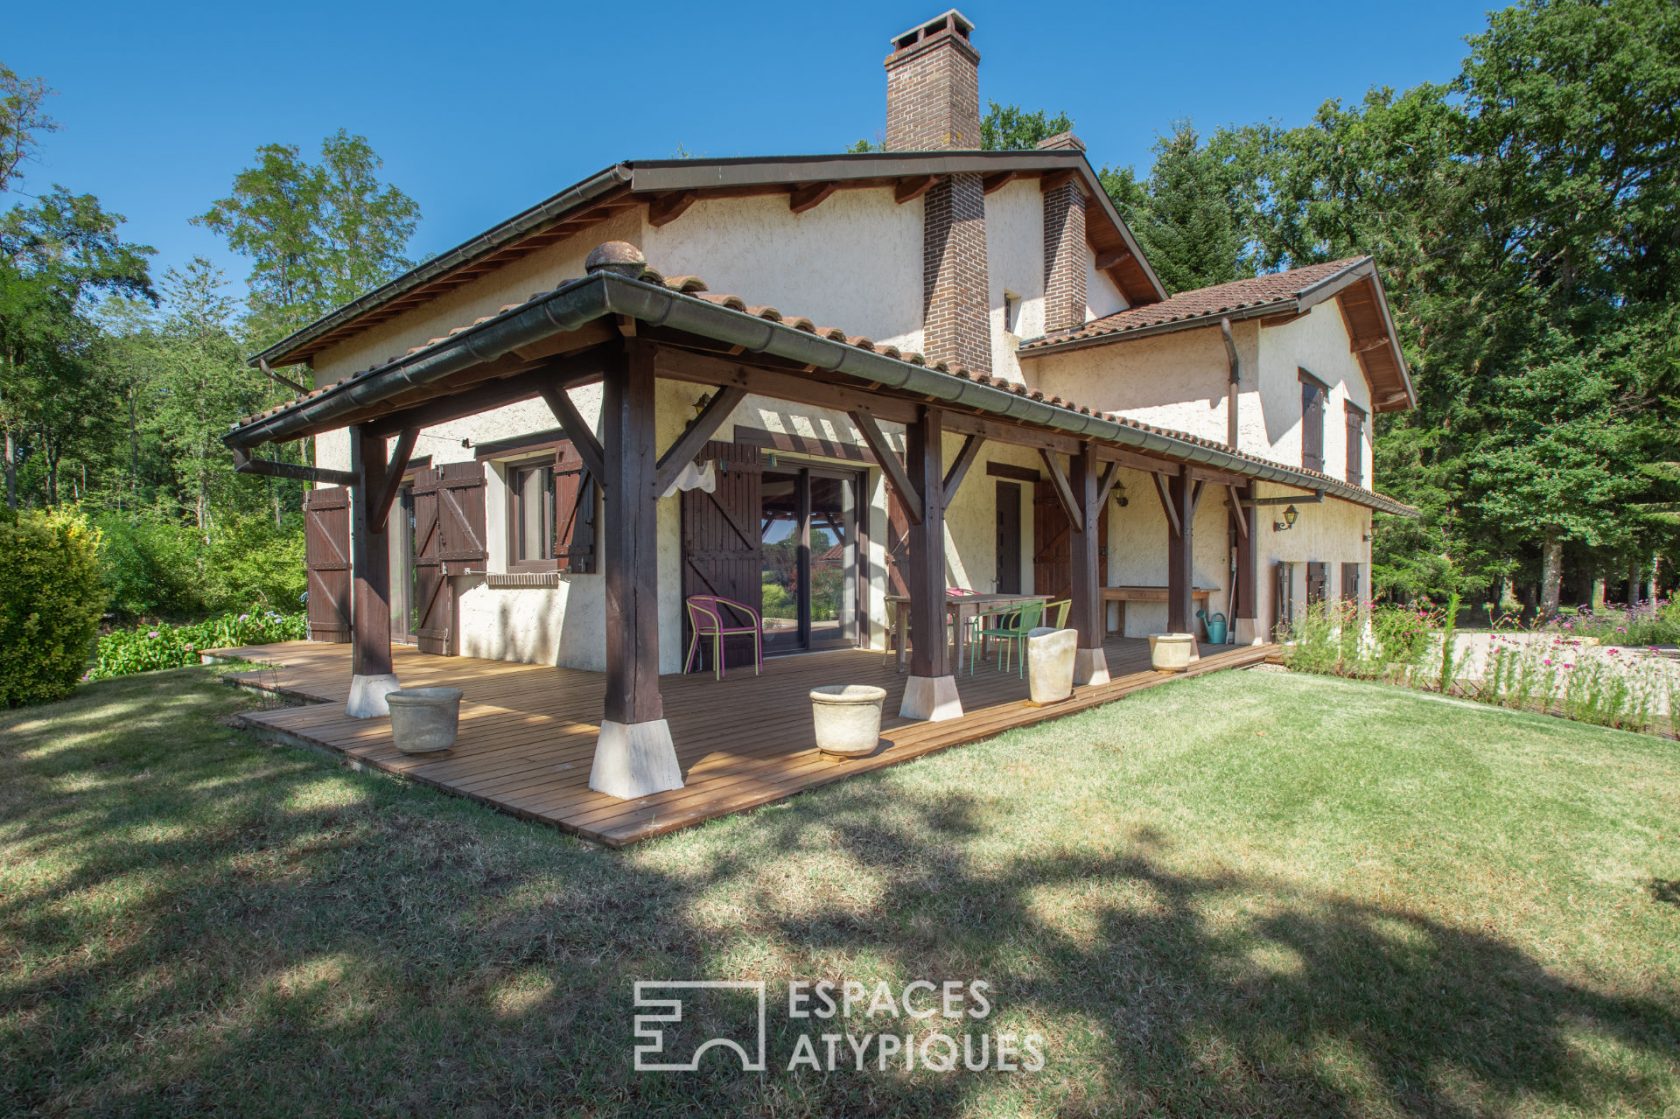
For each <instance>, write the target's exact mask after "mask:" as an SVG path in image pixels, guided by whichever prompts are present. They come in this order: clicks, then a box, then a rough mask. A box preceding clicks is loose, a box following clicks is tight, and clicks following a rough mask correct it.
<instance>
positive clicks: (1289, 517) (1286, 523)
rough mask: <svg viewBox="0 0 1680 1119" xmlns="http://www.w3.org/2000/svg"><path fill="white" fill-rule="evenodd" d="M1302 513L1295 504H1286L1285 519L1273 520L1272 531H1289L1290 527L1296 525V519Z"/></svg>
mask: <svg viewBox="0 0 1680 1119" xmlns="http://www.w3.org/2000/svg"><path fill="white" fill-rule="evenodd" d="M1300 515H1301V511H1300V510H1299V509H1297V508H1295V506H1293V505H1289V506H1286V507H1285V508H1284V510H1283V520H1281V521H1273V522H1272V531H1273V532H1288V531H1289V530H1290V529H1292V528H1294V527H1295V519H1296V518H1297V517H1299V516H1300Z"/></svg>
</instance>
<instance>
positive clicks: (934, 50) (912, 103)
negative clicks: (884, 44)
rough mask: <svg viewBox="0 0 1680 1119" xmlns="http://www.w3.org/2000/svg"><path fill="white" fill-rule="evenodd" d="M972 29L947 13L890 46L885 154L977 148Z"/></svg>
mask: <svg viewBox="0 0 1680 1119" xmlns="http://www.w3.org/2000/svg"><path fill="white" fill-rule="evenodd" d="M973 31H974V25H973V24H972V23H970V22H968V20H967V19H965V18H963V15H962V13H961V12H959V11H957V10H956V9H955V8H952V9H951V10H950V11H948V12H946V13H945V14H944V15H942V16H938V17H936V18H934V19H931V20H929V21H928V22H926V23H924V24H922V25H921V26H920V27H914V28H911V29H910V30H909V31H906V32H905V33H904V34H902V35H898V36H895V37H894V38H893V41H892V45H893V52H892V53H891V54H890V55H888V56H887V150H888V151H890V152H931V151H976V150H978V149H979V147H980V52H979V51H977V50H975V49H974V44H973V43H971V42H969V35H970V34H972V33H973Z"/></svg>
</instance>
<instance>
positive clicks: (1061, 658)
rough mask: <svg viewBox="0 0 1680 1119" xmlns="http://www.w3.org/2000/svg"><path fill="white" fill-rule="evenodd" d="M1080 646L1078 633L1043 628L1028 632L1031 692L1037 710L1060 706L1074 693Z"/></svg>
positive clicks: (1028, 678)
mask: <svg viewBox="0 0 1680 1119" xmlns="http://www.w3.org/2000/svg"><path fill="white" fill-rule="evenodd" d="M1078 645H1079V631H1078V630H1072V629H1054V628H1052V627H1050V626H1039V627H1038V628H1037V629H1031V630H1028V631H1027V692H1028V694H1029V695H1030V696H1031V703H1032V705H1033V706H1034V707H1043V706H1045V705H1046V704H1051V703H1060V702H1061V701H1062V700H1064V699H1066V698H1067V697H1068V696H1070V695H1072V694H1073V662H1074V659H1075V654H1076V653H1077V651H1078Z"/></svg>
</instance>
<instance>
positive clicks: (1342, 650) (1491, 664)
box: [1285, 602, 1680, 737]
mask: <svg viewBox="0 0 1680 1119" xmlns="http://www.w3.org/2000/svg"><path fill="white" fill-rule="evenodd" d="M1456 615H1457V603H1456V602H1455V603H1453V604H1452V605H1451V606H1449V607H1447V608H1446V609H1445V610H1431V609H1421V610H1420V609H1416V608H1413V607H1398V606H1381V605H1373V604H1371V603H1366V604H1365V606H1364V608H1363V611H1361V610H1360V609H1357V608H1355V607H1354V606H1353V605H1352V604H1350V603H1321V604H1317V605H1315V606H1313V607H1312V608H1311V609H1310V610H1308V611H1307V613H1306V616H1305V617H1303V618H1302V619H1301V620H1300V621H1299V622H1298V623H1297V624H1296V625H1295V626H1293V627H1292V628H1291V631H1290V634H1289V642H1290V644H1289V645H1288V648H1287V650H1286V653H1285V658H1286V660H1287V663H1288V664H1289V667H1290V668H1292V669H1295V670H1296V671H1301V672H1317V673H1323V674H1329V675H1336V676H1352V677H1361V678H1366V679H1377V680H1386V681H1388V682H1390V683H1394V684H1401V685H1404V686H1407V687H1412V688H1418V689H1422V690H1427V691H1438V692H1442V693H1445V694H1448V695H1455V696H1461V697H1464V698H1466V699H1474V700H1479V701H1481V702H1483V703H1489V704H1494V705H1496V706H1500V707H1510V708H1517V709H1521V710H1526V711H1539V712H1543V713H1545V714H1549V715H1559V716H1562V717H1564V718H1568V719H1575V720H1577V721H1579V722H1585V723H1596V724H1598V725H1600V726H1607V727H1616V728H1619V729H1622V730H1633V731H1644V732H1646V733H1650V734H1659V735H1666V736H1669V737H1680V664H1676V663H1673V662H1671V661H1669V660H1667V659H1665V658H1662V657H1657V656H1652V655H1648V654H1649V653H1652V652H1655V650H1654V649H1640V648H1632V647H1629V646H1627V645H1625V644H1620V643H1609V642H1605V643H1603V644H1601V639H1600V638H1598V637H1596V635H1595V636H1594V637H1580V636H1575V635H1574V632H1578V630H1576V627H1573V626H1570V627H1568V628H1556V627H1545V628H1535V629H1520V628H1504V629H1500V630H1498V631H1496V632H1494V633H1458V632H1456V631H1455V629H1454V627H1453V626H1452V624H1451V620H1452V619H1453V618H1454V617H1456ZM1606 628H1608V629H1609V630H1610V631H1611V632H1612V633H1614V632H1615V630H1616V627H1615V626H1614V625H1611V626H1608V627H1606ZM1572 631H1574V632H1572ZM1615 636H1617V637H1622V638H1624V639H1625V636H1626V631H1625V630H1624V631H1623V632H1622V633H1618V634H1615Z"/></svg>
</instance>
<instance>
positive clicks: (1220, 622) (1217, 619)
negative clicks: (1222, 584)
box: [1196, 610, 1226, 645]
mask: <svg viewBox="0 0 1680 1119" xmlns="http://www.w3.org/2000/svg"><path fill="white" fill-rule="evenodd" d="M1196 617H1198V618H1200V619H1201V620H1202V625H1204V626H1206V627H1207V635H1208V644H1210V645H1223V644H1225V629H1226V622H1225V615H1223V614H1214V615H1212V616H1211V617H1210V616H1209V615H1208V612H1207V611H1206V610H1198V611H1196Z"/></svg>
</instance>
